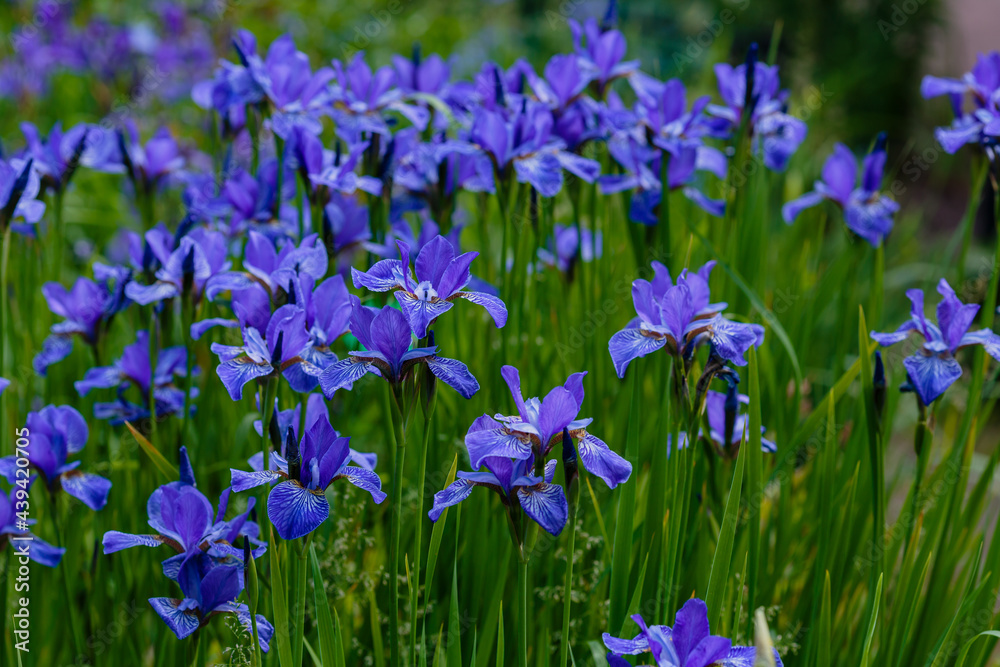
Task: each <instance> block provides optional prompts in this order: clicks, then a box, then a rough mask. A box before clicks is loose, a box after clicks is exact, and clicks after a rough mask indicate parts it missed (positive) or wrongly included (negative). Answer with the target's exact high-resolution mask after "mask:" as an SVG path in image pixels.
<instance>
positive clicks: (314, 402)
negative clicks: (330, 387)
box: [247, 393, 378, 472]
mask: <svg viewBox="0 0 1000 667" xmlns="http://www.w3.org/2000/svg"><path fill="white" fill-rule="evenodd" d="M257 402H258V407H257V409H258V410H260V405H259V404H260V401H259V400H258V401H257ZM301 414H302V404H301V403H296V404H295V407H294V408H289V409H288V410H279V409H278V399H277V398H275V399H274V412H273V413H272V417H271V424H270V425H269V426H268V430H269V431H270V430H272V429H273V430H274V431H275V432H276V433H277V434H278V436H277V439H278V440H280V442H281V448H280V451H278V455H279V456H281V458H282V459H284V460H286V461H287V460H288V457H289V453H288V450H287V446H288V443H289V442H290V441H294V442H298V441H299V421H300V417H301ZM320 420H323V421H326V422H329V421H330V412H329V410H328V409H327V407H326V401H324V400H323V395H322V394H318V393H314V394H309V398H308V399H307V400H306V421H305V429H306V431H309V430H311V429H312V427H313V425H314V424H316V422H317V421H320ZM253 428H254V430H255V431H257V435H259V436H263V435H264V426H263V422H261V420H259V419H255V420H254V423H253ZM289 431H291V436H289V435H288V433H289ZM281 434H284V435H285V439H284V440H281ZM334 434H335V437H340V433H339V432H338V431H336V430H334ZM350 452H351V461H352V462H353V463H354V464H355V465H358V466H361V467H362V468H364V469H365V470H375V466H376V465H377V464H378V455H377V454H366V453H364V452H358V451H355V450H354V449H351V450H350ZM247 463H249V464H250V467H251V468H252V469H254V470H255V471H257V472H260V471H262V470H263V469H264V452H257V453H255V454H254V455H253V456H251V457H250V458H249V459H247Z"/></svg>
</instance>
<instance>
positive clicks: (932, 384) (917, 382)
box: [903, 354, 962, 405]
mask: <svg viewBox="0 0 1000 667" xmlns="http://www.w3.org/2000/svg"><path fill="white" fill-rule="evenodd" d="M903 366H905V367H906V372H907V374H908V375H909V376H910V381H911V382H912V383H913V388H914V389H915V390H916V392H917V395H918V396H919V397H920V401H921V402H922V403H923V404H924V405H930V404H931V403H932V402H933V401H934V399H936V398H937V397H938V396H940V395H941V394H943V393H944V391H945V389H947V388H948V387H950V386H951V385H952V383H954V382H955V380H957V379H958V378H959V377H961V375H962V366H961V364H959V363H958V362H957V361H956V360H955V358H954V357H951V356H948V357H941V356H939V355H937V354H915V355H913V356H910V357H907V358H906V359H903Z"/></svg>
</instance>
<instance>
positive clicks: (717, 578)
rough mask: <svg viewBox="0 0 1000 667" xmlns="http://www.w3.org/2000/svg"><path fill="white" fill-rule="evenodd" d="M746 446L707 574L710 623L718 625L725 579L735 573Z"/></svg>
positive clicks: (738, 462)
mask: <svg viewBox="0 0 1000 667" xmlns="http://www.w3.org/2000/svg"><path fill="white" fill-rule="evenodd" d="M746 450H747V448H746V447H740V451H739V454H737V456H736V470H735V472H734V473H733V485H732V487H731V488H730V489H729V499H728V500H727V501H726V512H725V514H724V515H723V517H722V528H721V530H720V532H719V542H718V544H716V546H715V556H714V558H713V559H712V571H711V574H709V577H708V594H707V595H706V596H705V604H706V605H708V625H709V627H713V626H715V627H718V626H719V622H720V621H721V619H722V596H723V593H725V590H726V582H727V581H729V579H730V577H731V576H732V573H731V572H730V565H731V563H732V558H733V543H734V542H735V541H736V524H737V523H738V522H739V517H740V498H741V497H742V492H743V468H744V466H745V465H746V457H747V454H746Z"/></svg>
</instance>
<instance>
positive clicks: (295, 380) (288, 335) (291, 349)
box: [212, 304, 320, 401]
mask: <svg viewBox="0 0 1000 667" xmlns="http://www.w3.org/2000/svg"><path fill="white" fill-rule="evenodd" d="M242 334H243V345H242V346H238V345H222V344H221V343H212V352H214V353H215V354H216V355H218V357H219V365H218V366H217V367H216V369H215V371H216V373H218V375H219V379H220V380H222V384H223V385H225V387H226V391H228V392H229V395H230V397H232V399H233V400H234V401H238V400H240V399H241V398H243V386H244V385H246V384H247V383H248V382H250V381H252V380H263V379H265V378H269V377H276V376H277V375H279V374H283V375H284V376H285V378H286V379H287V380H288V381H289V383H290V384H291V386H292V389H294V390H295V391H309V390H310V389H312V388H313V387H314V386H315V383H314V382H313V381H312V378H311V377H305V376H315V375H318V374H319V372H320V371H319V369H318V368H314V367H313V366H312V365H311V364H310V363H309V362H307V361H306V360H305V359H303V358H302V356H301V353H302V352H303V351H304V350H306V349H307V347H308V346H309V340H310V339H309V332H308V331H306V311H305V310H303V309H302V308H301V307H299V306H298V305H294V304H286V305H284V306H282V307H281V308H278V309H277V310H276V311H274V313H273V314H272V315H271V319H270V321H269V322H268V324H267V329H266V330H265V332H264V337H263V338H262V337H261V333H260V331H259V330H257V329H256V328H254V327H246V328H245V329H243V330H242ZM298 365H301V366H303V367H304V369H305V371H306V372H305V374H303V373H301V372H299V371H300V370H302V369H296V368H293V367H294V366H298ZM304 377H305V380H307V381H308V382H306V381H304V380H303V378H304ZM300 382H302V383H301V384H300ZM306 387H308V388H306Z"/></svg>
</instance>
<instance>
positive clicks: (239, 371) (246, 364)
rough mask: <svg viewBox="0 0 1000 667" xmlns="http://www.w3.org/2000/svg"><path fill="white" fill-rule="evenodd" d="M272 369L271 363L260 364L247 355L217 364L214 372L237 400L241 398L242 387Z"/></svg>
mask: <svg viewBox="0 0 1000 667" xmlns="http://www.w3.org/2000/svg"><path fill="white" fill-rule="evenodd" d="M273 371H274V368H273V367H272V366H271V364H267V363H264V364H260V363H257V362H255V361H254V360H253V359H251V358H249V357H237V358H235V359H230V360H229V361H223V362H222V363H221V364H219V365H218V366H217V367H216V369H215V372H216V373H218V375H219V379H220V380H222V384H223V385H224V386H225V388H226V391H227V392H229V396H230V398H232V399H233V400H234V401H238V400H240V399H242V398H243V387H244V385H246V384H247V383H248V382H251V381H253V380H256V379H257V378H261V377H264V376H266V375H270V374H271V373H272V372H273Z"/></svg>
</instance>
